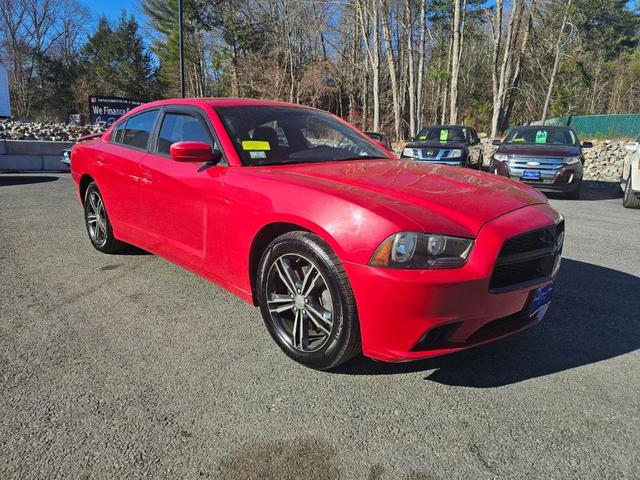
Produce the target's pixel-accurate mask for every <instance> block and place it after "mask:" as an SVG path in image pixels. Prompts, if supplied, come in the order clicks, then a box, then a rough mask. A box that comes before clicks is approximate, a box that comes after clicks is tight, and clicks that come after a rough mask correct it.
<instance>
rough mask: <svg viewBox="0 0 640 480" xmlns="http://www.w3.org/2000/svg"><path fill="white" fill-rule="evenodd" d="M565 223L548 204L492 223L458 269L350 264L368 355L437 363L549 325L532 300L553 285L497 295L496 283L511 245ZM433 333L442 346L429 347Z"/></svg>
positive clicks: (349, 269)
mask: <svg viewBox="0 0 640 480" xmlns="http://www.w3.org/2000/svg"><path fill="white" fill-rule="evenodd" d="M557 217H558V214H557V213H556V212H555V211H554V210H553V209H552V208H551V207H549V206H548V205H533V206H529V207H524V208H521V209H519V210H516V211H514V212H511V213H508V214H506V215H503V216H501V217H498V218H496V219H494V220H492V221H490V222H489V223H487V224H486V225H485V226H483V228H482V230H481V231H480V233H479V234H478V236H477V238H476V241H475V244H474V248H473V251H472V252H471V255H470V256H469V260H468V261H467V263H466V264H465V266H463V267H462V268H458V269H450V270H396V269H386V268H376V267H370V266H367V265H360V264H354V263H348V262H345V269H346V271H347V274H348V276H349V279H350V280H351V284H352V287H353V292H354V295H355V298H356V304H357V307H358V314H359V318H360V326H361V335H362V348H363V353H364V355H366V356H368V357H371V358H375V359H378V360H383V361H388V362H401V361H408V360H416V359H421V358H428V357H434V356H438V355H444V354H447V353H452V352H456V351H459V350H463V349H466V348H470V347H473V346H477V345H481V344H484V343H488V342H491V341H494V340H497V339H499V338H502V337H505V336H507V335H510V334H513V333H515V332H517V331H519V330H522V329H524V328H527V327H529V326H531V325H533V324H534V323H536V322H538V321H539V320H541V319H542V317H543V316H544V313H545V312H546V308H543V309H541V310H539V311H537V312H533V311H531V301H532V296H533V292H534V291H535V290H536V289H538V288H540V287H543V286H545V285H547V284H549V283H551V281H552V280H551V279H546V280H544V281H540V282H539V283H534V284H531V283H529V284H526V285H524V284H523V285H521V286H519V287H518V288H516V289H514V290H511V291H508V292H505V293H491V292H490V291H489V283H490V278H491V275H492V273H493V269H494V265H495V263H496V259H497V256H498V253H499V251H500V248H501V246H502V243H503V242H504V240H506V239H507V238H510V237H513V236H516V235H519V234H521V233H523V232H528V231H531V230H535V229H538V228H541V227H545V226H549V225H552V224H553V223H554V221H555V220H556V219H557ZM430 332H431V333H430ZM433 332H436V333H437V334H438V335H442V339H441V340H440V341H438V339H435V341H433V340H434V339H433V338H430V339H429V340H430V341H429V342H426V345H427V346H426V347H425V337H428V336H429V335H433Z"/></svg>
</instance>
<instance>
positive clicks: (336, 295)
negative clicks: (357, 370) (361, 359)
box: [257, 232, 361, 370]
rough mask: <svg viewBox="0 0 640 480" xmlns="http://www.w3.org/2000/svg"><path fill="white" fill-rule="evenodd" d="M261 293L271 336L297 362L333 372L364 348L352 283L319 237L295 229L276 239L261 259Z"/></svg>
mask: <svg viewBox="0 0 640 480" xmlns="http://www.w3.org/2000/svg"><path fill="white" fill-rule="evenodd" d="M257 297H258V303H259V305H260V311H261V313H262V317H263V319H264V322H265V325H266V327H267V330H268V331H269V333H270V334H271V337H272V338H273V339H274V340H275V342H276V343H277V344H278V346H279V347H280V348H281V349H282V350H283V351H284V352H285V353H286V354H287V355H288V356H289V357H291V358H292V359H293V360H295V361H296V362H299V363H301V364H303V365H305V366H307V367H310V368H314V369H317V370H327V369H330V368H334V367H336V366H338V365H340V364H341V363H343V362H346V361H347V360H349V359H351V358H353V357H354V356H355V355H357V354H358V353H359V352H360V348H361V347H360V326H359V322H358V314H357V311H356V305H355V299H354V296H353V291H352V290H351V284H350V283H349V279H348V278H347V275H346V273H345V271H344V268H343V266H342V263H341V262H340V260H339V259H338V257H337V256H336V255H335V253H334V252H333V251H332V250H331V248H330V247H329V246H328V245H327V244H326V243H325V242H324V241H322V240H321V239H320V238H318V237H317V236H316V235H313V234H312V233H309V232H290V233H285V234H284V235H281V236H280V237H278V238H276V239H275V240H274V241H273V242H271V244H270V245H269V246H268V247H267V249H266V251H265V253H264V254H263V256H262V259H261V260H260V265H259V268H258V278H257Z"/></svg>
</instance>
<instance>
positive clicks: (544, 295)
mask: <svg viewBox="0 0 640 480" xmlns="http://www.w3.org/2000/svg"><path fill="white" fill-rule="evenodd" d="M552 293H553V283H550V284H549V285H546V286H544V287H541V288H539V289H537V290H535V291H534V292H533V300H532V301H531V313H532V315H535V314H536V313H537V312H538V310H540V309H541V308H543V307H546V306H548V305H549V304H550V303H551V294H552Z"/></svg>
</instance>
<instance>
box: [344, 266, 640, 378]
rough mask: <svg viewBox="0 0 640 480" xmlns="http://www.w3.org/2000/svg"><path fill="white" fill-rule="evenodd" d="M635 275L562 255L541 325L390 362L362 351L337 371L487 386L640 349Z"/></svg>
mask: <svg viewBox="0 0 640 480" xmlns="http://www.w3.org/2000/svg"><path fill="white" fill-rule="evenodd" d="M638 292H640V278H639V277H637V276H635V275H630V274H628V273H623V272H620V271H617V270H613V269H610V268H605V267H601V266H598V265H593V264H590V263H585V262H580V261H576V260H570V259H564V260H563V263H562V267H561V270H560V275H559V278H558V282H557V284H556V289H555V292H554V294H553V303H552V305H551V308H550V309H549V311H548V313H547V315H546V317H545V318H544V319H543V321H542V322H541V323H539V324H538V325H536V326H534V327H532V328H530V329H529V330H526V331H524V332H521V333H518V334H515V335H513V336H512V337H509V338H506V339H503V340H500V341H497V342H495V343H493V344H489V345H485V346H482V347H478V348H475V349H470V350H466V351H463V352H459V353H457V354H452V355H448V356H443V357H437V358H433V359H429V360H424V361H418V362H412V363H401V364H388V363H378V362H374V361H371V360H369V359H366V358H363V357H359V358H356V359H354V360H353V361H352V362H349V363H347V364H346V365H343V366H341V367H339V368H338V369H336V370H335V372H336V373H344V374H352V375H390V374H401V373H411V372H419V371H430V372H429V374H428V375H427V377H425V380H428V381H431V382H437V383H441V384H445V385H452V386H465V387H475V388H492V387H499V386H503V385H509V384H513V383H517V382H521V381H523V380H528V379H531V378H536V377H541V376H545V375H549V374H553V373H557V372H562V371H564V370H569V369H572V368H576V367H580V366H584V365H589V364H591V363H595V362H599V361H601V360H606V359H608V358H612V357H616V356H618V355H624V354H625V353H629V352H633V351H634V350H637V349H638V348H640V315H639V314H638V313H639V312H640V295H638Z"/></svg>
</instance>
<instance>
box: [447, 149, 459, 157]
mask: <svg viewBox="0 0 640 480" xmlns="http://www.w3.org/2000/svg"><path fill="white" fill-rule="evenodd" d="M461 156H462V150H449V153H448V154H447V158H459V157H461Z"/></svg>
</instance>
